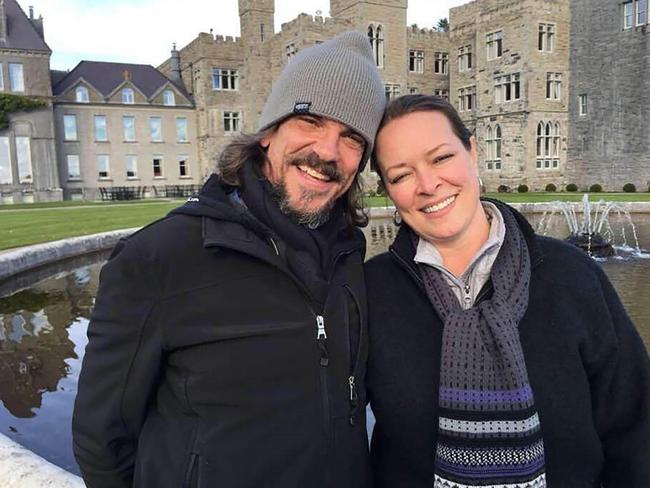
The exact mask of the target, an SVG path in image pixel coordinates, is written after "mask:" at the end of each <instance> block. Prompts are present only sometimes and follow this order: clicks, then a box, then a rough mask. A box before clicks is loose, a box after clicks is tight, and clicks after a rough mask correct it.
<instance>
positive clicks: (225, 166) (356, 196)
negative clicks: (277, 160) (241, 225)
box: [217, 126, 368, 227]
mask: <svg viewBox="0 0 650 488" xmlns="http://www.w3.org/2000/svg"><path fill="white" fill-rule="evenodd" d="M276 128H277V126H272V127H269V128H268V129H265V130H263V131H260V132H257V133H255V134H241V135H239V136H237V137H235V138H234V139H233V140H232V142H230V144H228V145H227V146H226V147H225V148H224V150H223V152H222V153H221V156H220V157H219V161H218V163H217V173H219V176H220V177H221V179H222V180H223V182H224V183H226V184H228V185H230V186H236V187H240V186H241V185H242V183H241V176H240V172H241V170H242V167H243V166H244V163H245V162H246V161H252V162H253V164H259V165H261V164H262V163H263V162H264V161H265V160H266V151H265V150H264V148H263V147H262V144H261V143H262V139H264V138H265V137H266V136H268V135H270V134H272V133H273V132H274V131H275V130H276ZM360 173H361V172H359V171H358V172H357V174H356V175H355V177H354V180H353V181H352V185H350V188H348V191H347V192H345V195H343V196H342V197H341V198H342V199H343V211H344V213H345V218H346V220H347V221H348V224H350V225H352V226H356V227H365V226H366V225H368V212H367V211H366V210H365V209H364V206H363V188H362V184H361V175H360Z"/></svg>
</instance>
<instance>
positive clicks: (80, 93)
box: [74, 86, 90, 103]
mask: <svg viewBox="0 0 650 488" xmlns="http://www.w3.org/2000/svg"><path fill="white" fill-rule="evenodd" d="M74 98H75V101H76V102H79V103H88V102H89V101H90V100H89V98H88V88H86V87H85V86H78V87H77V89H76V90H75V97H74Z"/></svg>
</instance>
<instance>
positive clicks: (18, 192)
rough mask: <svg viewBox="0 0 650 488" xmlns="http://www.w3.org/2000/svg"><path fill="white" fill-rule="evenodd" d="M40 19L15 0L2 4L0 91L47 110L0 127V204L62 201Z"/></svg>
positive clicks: (28, 113)
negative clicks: (39, 103)
mask: <svg viewBox="0 0 650 488" xmlns="http://www.w3.org/2000/svg"><path fill="white" fill-rule="evenodd" d="M42 34H43V31H42V19H35V18H34V16H33V11H30V17H27V16H25V14H24V13H23V11H22V10H21V9H20V7H19V6H18V4H17V3H16V2H15V0H4V1H1V2H0V92H3V93H8V94H12V95H19V96H25V97H29V98H36V99H40V100H43V101H45V103H46V104H47V106H46V107H44V108H42V109H36V110H30V111H26V112H14V113H12V114H10V116H9V119H10V120H9V127H8V128H6V129H0V203H22V202H34V201H53V200H60V199H61V197H62V193H61V188H60V184H59V175H58V171H57V164H56V151H55V141H54V119H53V109H52V86H51V83H50V54H51V51H50V49H49V47H48V46H47V44H45V41H44V39H43V37H42Z"/></svg>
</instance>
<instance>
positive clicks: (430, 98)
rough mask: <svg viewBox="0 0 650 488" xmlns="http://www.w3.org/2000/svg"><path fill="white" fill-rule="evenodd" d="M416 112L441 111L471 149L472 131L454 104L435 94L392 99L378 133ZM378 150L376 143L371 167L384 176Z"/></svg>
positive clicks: (452, 128)
mask: <svg viewBox="0 0 650 488" xmlns="http://www.w3.org/2000/svg"><path fill="white" fill-rule="evenodd" d="M414 112H440V113H441V114H443V115H444V116H445V117H447V120H448V121H449V123H450V124H451V130H452V131H453V132H454V134H456V136H457V137H458V139H460V142H462V143H463V146H465V149H467V150H468V151H469V150H470V149H471V147H472V143H471V139H472V133H471V132H470V131H469V129H468V128H467V127H465V124H464V123H463V121H462V120H461V118H460V116H459V115H458V112H457V111H456V109H455V108H454V106H453V105H452V104H451V103H449V102H448V101H447V100H445V99H444V98H440V97H436V96H434V95H424V94H416V95H404V96H402V97H399V98H396V99H395V100H392V101H391V102H390V103H389V104H388V106H387V107H386V111H385V112H384V117H383V119H382V120H381V123H380V124H379V129H378V130H377V134H379V131H380V130H381V129H382V128H383V127H384V126H385V125H386V124H388V123H389V122H390V121H392V120H395V119H399V118H400V117H403V116H405V115H408V114H412V113H414ZM376 150H377V145H376V144H375V149H374V151H373V153H372V156H371V159H370V165H371V166H370V167H371V168H372V169H373V170H375V171H376V172H377V174H379V176H380V177H382V176H381V171H380V170H379V164H378V161H377V154H376Z"/></svg>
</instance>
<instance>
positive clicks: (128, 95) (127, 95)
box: [122, 88, 134, 103]
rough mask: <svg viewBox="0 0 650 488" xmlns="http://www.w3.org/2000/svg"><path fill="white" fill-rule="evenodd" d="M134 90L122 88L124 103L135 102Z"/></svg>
mask: <svg viewBox="0 0 650 488" xmlns="http://www.w3.org/2000/svg"><path fill="white" fill-rule="evenodd" d="M133 102H134V99H133V90H132V89H131V88H124V89H123V90H122V103H133Z"/></svg>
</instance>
